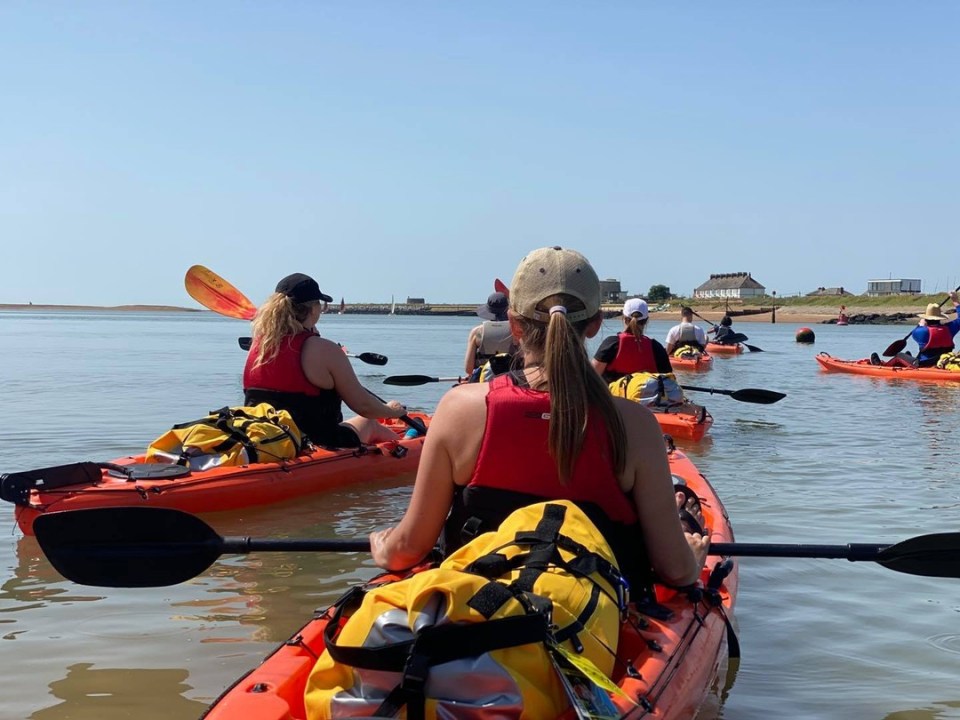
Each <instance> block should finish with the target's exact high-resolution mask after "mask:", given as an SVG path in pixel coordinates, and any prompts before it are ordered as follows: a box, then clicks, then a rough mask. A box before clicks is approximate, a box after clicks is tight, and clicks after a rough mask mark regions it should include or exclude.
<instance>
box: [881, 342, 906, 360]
mask: <svg viewBox="0 0 960 720" xmlns="http://www.w3.org/2000/svg"><path fill="white" fill-rule="evenodd" d="M905 347H907V341H906V340H897V341H896V342H892V343H890V346H889V347H888V348H887V349H886V350H884V351H883V356H884V357H893V356H894V355H899V354H900V353H902V352H903V350H904V348H905Z"/></svg>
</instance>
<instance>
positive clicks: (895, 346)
mask: <svg viewBox="0 0 960 720" xmlns="http://www.w3.org/2000/svg"><path fill="white" fill-rule="evenodd" d="M953 291H954V292H960V285H957V286H956V287H955V288H954V289H953ZM949 299H950V296H949V295H947V296H946V297H945V298H944V299H943V300H941V301H940V302H939V303H937V307H941V306H942V305H943V304H944V303H945V302H946V301H947V300H949ZM911 335H913V330H912V329H911V330H910V332H908V333H907V336H906V337H905V338H903V340H895V341H894V342H892V343H890V346H889V347H888V348H887V349H886V350H884V351H883V356H884V357H893V356H894V355H897V354H899V353H901V352H903V349H904V348H905V347H906V346H907V340H909V339H910V336H911Z"/></svg>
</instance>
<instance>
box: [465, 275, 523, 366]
mask: <svg viewBox="0 0 960 720" xmlns="http://www.w3.org/2000/svg"><path fill="white" fill-rule="evenodd" d="M508 302H509V301H508V300H507V296H506V295H505V294H504V293H502V292H495V293H492V294H491V295H490V297H488V298H487V302H486V304H485V305H481V306H480V307H478V308H477V316H478V317H480V318H482V319H483V323H481V324H480V325H477V326H476V327H475V328H473V330H471V331H470V335H469V336H467V354H466V356H465V357H464V359H463V370H464V372H466V373H467V376H468V377H469V376H472V375H473V374H474V371H476V370H477V369H478V368H479V367H480V366H482V365H483V364H484V363H486V362H489V361H490V360H493V359H494V358H497V359H498V361H499V364H500V365H501V366H502V365H504V364H505V365H507V366H508V367H507V368H502V367H501V368H499V369H500V371H503V369H509V362H510V358H511V357H512V355H513V354H514V353H515V352H516V351H517V344H516V342H515V341H514V339H513V336H512V335H511V334H510V323H509V322H508V321H507V303H508ZM494 374H499V372H495V373H494Z"/></svg>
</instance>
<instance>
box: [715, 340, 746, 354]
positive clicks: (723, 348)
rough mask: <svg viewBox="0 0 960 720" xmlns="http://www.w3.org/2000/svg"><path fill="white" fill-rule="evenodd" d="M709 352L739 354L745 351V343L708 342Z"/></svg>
mask: <svg viewBox="0 0 960 720" xmlns="http://www.w3.org/2000/svg"><path fill="white" fill-rule="evenodd" d="M707 352H708V353H710V354H712V355H739V354H740V353H742V352H743V345H741V344H740V343H737V344H736V345H721V344H720V343H712V342H711V343H707Z"/></svg>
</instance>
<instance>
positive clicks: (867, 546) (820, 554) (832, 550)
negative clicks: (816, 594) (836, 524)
mask: <svg viewBox="0 0 960 720" xmlns="http://www.w3.org/2000/svg"><path fill="white" fill-rule="evenodd" d="M888 547H890V545H879V544H874V543H850V544H848V545H791V544H780V543H714V544H712V545H711V546H710V551H709V552H710V554H711V555H729V556H736V557H771V558H825V559H833V560H850V561H851V562H856V561H859V560H876V559H877V556H878V555H879V554H880V553H881V552H882V551H884V550H886V549H887V548H888Z"/></svg>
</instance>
